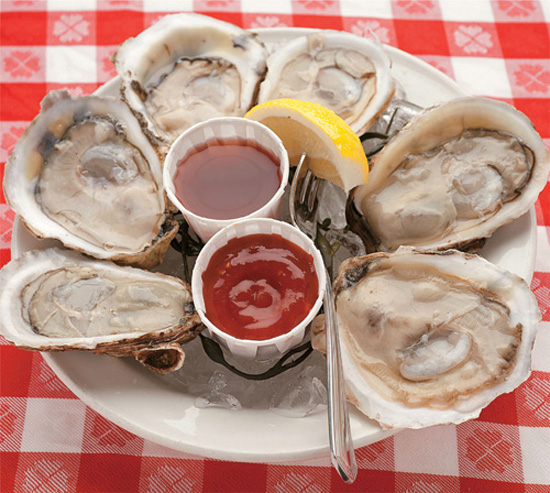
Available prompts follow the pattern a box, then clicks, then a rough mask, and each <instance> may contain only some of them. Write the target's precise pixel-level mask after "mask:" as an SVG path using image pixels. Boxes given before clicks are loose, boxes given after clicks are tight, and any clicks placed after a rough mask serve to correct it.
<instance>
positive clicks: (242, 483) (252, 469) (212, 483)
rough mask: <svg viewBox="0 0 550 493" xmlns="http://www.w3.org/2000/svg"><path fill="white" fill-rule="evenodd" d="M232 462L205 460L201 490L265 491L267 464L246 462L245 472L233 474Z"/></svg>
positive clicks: (234, 465) (233, 466)
mask: <svg viewBox="0 0 550 493" xmlns="http://www.w3.org/2000/svg"><path fill="white" fill-rule="evenodd" d="M235 467H237V464H235V463H234V462H224V461H214V460H206V461H205V462H204V484H203V491H204V492H205V493H206V492H214V491H223V492H224V493H230V492H242V491H246V492H247V493H254V492H263V491H266V478H267V464H248V465H247V466H246V474H238V475H237V474H235Z"/></svg>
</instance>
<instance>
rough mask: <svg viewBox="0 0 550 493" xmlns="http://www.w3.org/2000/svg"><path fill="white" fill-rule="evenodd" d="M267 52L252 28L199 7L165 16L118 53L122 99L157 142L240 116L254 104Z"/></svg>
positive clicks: (159, 143) (114, 58)
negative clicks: (212, 120) (207, 13)
mask: <svg viewBox="0 0 550 493" xmlns="http://www.w3.org/2000/svg"><path fill="white" fill-rule="evenodd" d="M266 58H267V52H266V50H265V48H264V46H263V44H262V43H261V41H260V40H259V39H258V38H257V36H256V35H255V34H252V33H249V32H246V31H243V30H242V29H240V28H239V27H237V26H234V25H232V24H229V23H227V22H223V21H219V20H216V19H213V18H211V17H206V16H203V15H198V14H175V15H167V16H165V17H163V18H161V19H160V20H159V21H158V22H156V23H155V24H153V25H152V26H151V27H150V28H148V29H146V30H145V31H143V32H141V33H140V34H139V35H138V36H136V37H135V38H130V39H128V40H127V41H125V42H124V43H123V44H122V45H121V46H120V48H119V49H118V51H117V52H116V53H115V55H114V57H113V61H114V64H115V67H116V70H117V72H118V73H119V75H120V77H121V79H122V81H121V94H122V98H123V99H124V100H125V101H126V102H127V103H128V105H129V106H130V108H131V109H132V111H133V112H134V113H135V114H136V116H137V117H138V118H139V120H140V122H141V123H142V126H143V128H144V130H145V132H146V133H147V135H148V136H149V138H150V139H151V140H152V142H154V143H155V144H156V145H159V146H161V147H164V146H166V145H169V144H171V143H172V142H173V141H174V140H175V139H176V137H177V136H178V135H179V134H180V133H182V132H183V131H184V130H186V129H187V128H189V127H190V126H192V125H193V124H195V123H198V122H201V121H204V120H207V119H209V118H214V117H218V116H243V115H244V114H245V113H246V111H247V110H248V109H249V108H250V107H251V106H253V104H254V102H255V98H256V95H257V91H258V86H259V83H260V82H261V80H262V79H263V77H264V75H265V71H266V64H265V60H266Z"/></svg>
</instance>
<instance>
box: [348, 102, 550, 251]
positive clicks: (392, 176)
mask: <svg viewBox="0 0 550 493" xmlns="http://www.w3.org/2000/svg"><path fill="white" fill-rule="evenodd" d="M371 166H372V169H371V173H370V174H369V182H368V183H367V184H365V185H361V186H359V187H357V188H356V189H354V190H353V191H352V192H351V194H350V201H349V203H348V221H349V222H350V224H351V225H352V228H353V230H354V231H355V232H357V233H358V234H360V235H362V237H363V239H364V242H365V245H366V247H367V250H368V251H371V252H372V251H392V250H395V249H396V248H397V247H399V246H400V245H411V246H414V247H417V248H423V249H424V248H426V249H438V250H439V249H441V250H444V249H447V248H459V249H465V250H475V249H478V248H480V247H481V246H482V245H483V243H484V241H485V239H486V238H488V237H490V236H491V235H492V233H493V232H494V231H495V230H496V229H498V228H499V227H501V226H504V225H505V224H507V223H509V222H510V221H512V220H513V219H516V218H517V217H519V216H521V215H522V214H524V213H525V212H527V211H528V210H529V208H530V207H531V206H532V205H533V204H534V203H535V201H536V200H537V197H538V195H539V193H540V191H541V190H542V189H543V188H544V186H545V185H546V182H547V177H548V171H549V169H550V156H549V153H548V148H547V147H546V145H545V144H544V142H543V141H542V139H541V138H540V136H539V135H538V133H537V132H536V131H535V129H534V128H533V124H532V123H531V121H530V120H529V119H528V118H527V117H526V116H525V115H524V114H523V113H520V112H519V111H517V110H515V109H514V108H513V107H512V106H510V105H508V104H506V103H502V102H499V101H494V100H491V99H487V98H482V97H467V98H459V99H455V100H452V101H449V102H446V103H443V104H441V105H439V106H436V107H434V108H431V109H429V110H427V111H425V112H423V113H421V114H420V115H419V116H417V117H416V118H413V120H411V121H410V122H409V123H408V124H407V125H406V126H405V127H404V128H403V130H402V131H401V132H399V133H398V134H397V135H396V136H395V137H394V138H393V139H392V140H390V142H389V143H388V144H386V146H385V147H384V148H383V149H382V151H381V152H380V153H379V154H378V155H377V156H376V157H375V158H374V159H373V161H372V163H371ZM357 212H359V215H357Z"/></svg>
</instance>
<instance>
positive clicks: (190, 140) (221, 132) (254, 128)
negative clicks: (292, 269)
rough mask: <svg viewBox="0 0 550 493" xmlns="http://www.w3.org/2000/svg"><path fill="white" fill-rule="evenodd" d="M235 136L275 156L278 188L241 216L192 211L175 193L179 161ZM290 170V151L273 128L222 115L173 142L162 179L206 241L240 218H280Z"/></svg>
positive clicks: (232, 139) (193, 127)
mask: <svg viewBox="0 0 550 493" xmlns="http://www.w3.org/2000/svg"><path fill="white" fill-rule="evenodd" d="M235 139H239V140H244V141H246V142H249V143H250V144H251V145H254V146H255V147H257V146H260V147H262V148H263V149H265V150H266V151H268V152H271V153H272V154H273V155H274V156H275V158H276V159H277V161H278V163H279V175H280V178H281V183H280V184H279V188H278V189H277V191H276V192H275V194H274V195H273V197H271V199H270V200H269V202H267V203H266V204H265V205H264V206H263V207H260V208H259V209H257V210H255V211H254V212H252V213H250V214H248V215H247V216H244V217H241V218H238V217H237V218H234V219H211V218H207V217H202V216H199V215H198V214H195V213H194V212H191V211H190V210H189V209H187V208H186V207H185V206H184V205H183V204H182V203H181V202H180V200H179V199H178V198H177V196H176V190H175V185H174V176H175V174H176V171H177V167H178V163H179V162H180V161H181V160H185V158H186V157H187V156H189V155H190V154H192V153H193V152H195V150H196V149H197V148H200V147H202V146H204V145H205V144H206V145H207V146H208V144H209V143H212V145H219V144H220V142H223V141H229V142H230V141H235ZM288 172H289V164H288V154H287V152H286V149H285V147H284V146H283V143H282V142H281V139H279V137H278V136H277V135H276V134H275V133H274V132H273V131H272V130H271V129H269V128H268V127H266V126H265V125H263V124H261V123H258V122H255V121H252V120H247V119H246V118H237V117H220V118H212V119H210V120H206V121H204V122H201V123H197V124H196V125H193V126H192V127H191V128H189V129H188V130H186V131H185V132H183V133H182V134H181V135H180V136H179V137H178V138H177V139H176V140H175V141H174V143H173V144H172V146H171V147H170V150H169V152H168V154H167V156H166V159H165V161H164V171H163V182H164V189H165V190H166V194H167V195H168V198H169V199H170V201H171V202H172V203H173V204H174V205H175V206H176V207H177V208H178V209H179V210H180V211H181V213H182V214H183V216H184V217H185V220H186V221H187V222H188V223H189V225H190V226H191V227H192V228H193V230H194V231H195V232H196V233H197V234H198V235H199V236H200V238H201V239H202V240H203V241H204V242H206V241H208V240H209V239H210V238H211V237H212V235H214V234H215V233H216V232H218V231H219V230H220V229H222V228H224V227H226V226H229V225H230V224H232V223H234V222H235V221H237V220H240V219H247V218H253V217H267V218H274V219H277V218H279V217H280V214H281V207H282V199H283V194H284V192H285V188H286V185H287V182H288Z"/></svg>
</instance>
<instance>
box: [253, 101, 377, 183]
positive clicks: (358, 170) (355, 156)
mask: <svg viewBox="0 0 550 493" xmlns="http://www.w3.org/2000/svg"><path fill="white" fill-rule="evenodd" d="M245 118H249V119H250V120H255V121H257V122H260V123H263V124H264V125H266V126H267V127H269V128H270V129H271V130H273V131H274V132H275V133H276V134H277V135H278V136H279V138H280V139H281V140H282V141H283V145H284V146H285V147H286V150H287V152H288V157H289V159H290V164H291V165H293V166H296V165H297V164H298V162H299V160H300V156H301V155H302V153H304V152H305V153H306V155H307V160H308V164H309V168H310V169H311V171H312V172H313V173H315V174H316V175H317V176H318V177H320V178H324V179H325V180H329V181H331V182H332V183H334V184H335V185H338V186H339V187H341V188H343V189H344V190H345V191H346V192H347V191H349V190H351V189H352V188H353V187H355V186H357V185H361V184H363V183H366V182H367V180H368V176H369V165H368V162H367V158H366V156H365V153H364V152H363V147H362V146H361V141H360V140H359V138H358V137H357V135H355V133H354V132H353V130H352V129H351V128H350V127H349V125H348V124H347V123H346V122H345V121H344V120H342V118H340V117H339V116H338V115H336V113H334V112H333V111H331V110H329V109H328V108H325V107H324V106H321V105H320V104H317V103H310V102H308V101H299V100H297V99H275V100H272V101H267V102H265V103H262V104H259V105H257V106H254V107H253V108H252V109H251V110H250V111H249V112H248V113H247V114H246V115H245Z"/></svg>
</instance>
